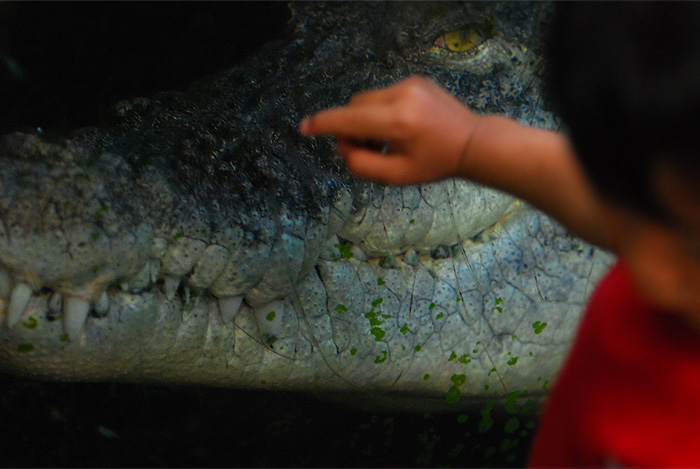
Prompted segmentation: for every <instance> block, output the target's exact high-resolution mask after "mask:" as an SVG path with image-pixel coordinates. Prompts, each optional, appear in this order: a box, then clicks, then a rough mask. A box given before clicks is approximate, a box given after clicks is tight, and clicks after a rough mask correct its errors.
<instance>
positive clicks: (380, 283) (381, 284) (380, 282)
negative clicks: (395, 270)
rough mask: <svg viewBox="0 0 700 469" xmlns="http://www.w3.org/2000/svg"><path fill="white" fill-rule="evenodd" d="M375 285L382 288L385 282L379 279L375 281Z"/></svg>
mask: <svg viewBox="0 0 700 469" xmlns="http://www.w3.org/2000/svg"><path fill="white" fill-rule="evenodd" d="M377 285H379V286H380V287H381V286H383V285H386V282H385V281H384V279H383V278H381V277H379V278H378V279H377Z"/></svg>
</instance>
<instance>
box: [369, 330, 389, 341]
mask: <svg viewBox="0 0 700 469" xmlns="http://www.w3.org/2000/svg"><path fill="white" fill-rule="evenodd" d="M369 333H370V334H372V335H373V336H374V340H376V341H377V342H379V341H380V340H382V339H383V338H384V336H385V335H386V331H385V330H384V329H382V328H380V327H373V328H372V330H371V331H369Z"/></svg>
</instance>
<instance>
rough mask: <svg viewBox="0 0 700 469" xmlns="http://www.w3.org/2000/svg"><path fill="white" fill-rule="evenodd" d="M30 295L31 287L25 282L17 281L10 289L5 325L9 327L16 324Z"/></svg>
mask: <svg viewBox="0 0 700 469" xmlns="http://www.w3.org/2000/svg"><path fill="white" fill-rule="evenodd" d="M31 297H32V289H31V288H29V285H27V284H26V283H18V284H16V285H15V287H14V288H13V289H12V293H11V294H10V304H9V305H8V307H7V325H8V326H9V327H12V326H14V325H15V324H17V321H19V319H20V318H21V317H22V313H24V310H25V309H26V308H27V304H28V303H29V300H30V299H31Z"/></svg>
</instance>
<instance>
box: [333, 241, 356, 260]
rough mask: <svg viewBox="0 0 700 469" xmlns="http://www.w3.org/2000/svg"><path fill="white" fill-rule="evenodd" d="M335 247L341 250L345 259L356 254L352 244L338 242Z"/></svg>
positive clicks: (341, 255)
mask: <svg viewBox="0 0 700 469" xmlns="http://www.w3.org/2000/svg"><path fill="white" fill-rule="evenodd" d="M335 247H337V248H338V251H340V257H342V258H343V259H352V258H353V257H355V255H354V254H353V253H352V244H350V243H343V244H336V245H335Z"/></svg>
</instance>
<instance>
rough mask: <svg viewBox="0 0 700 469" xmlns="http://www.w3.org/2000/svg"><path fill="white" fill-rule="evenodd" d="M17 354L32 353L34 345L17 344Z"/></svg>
mask: <svg viewBox="0 0 700 469" xmlns="http://www.w3.org/2000/svg"><path fill="white" fill-rule="evenodd" d="M17 351H18V352H19V353H30V352H33V351H34V344H19V345H18V346H17Z"/></svg>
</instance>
